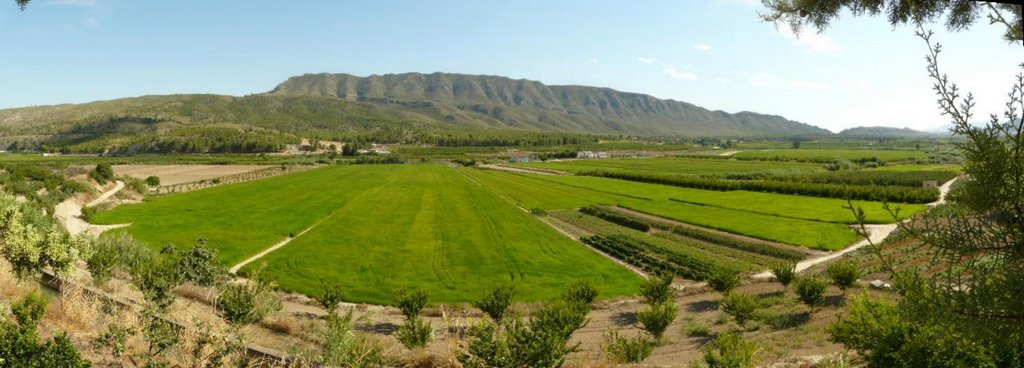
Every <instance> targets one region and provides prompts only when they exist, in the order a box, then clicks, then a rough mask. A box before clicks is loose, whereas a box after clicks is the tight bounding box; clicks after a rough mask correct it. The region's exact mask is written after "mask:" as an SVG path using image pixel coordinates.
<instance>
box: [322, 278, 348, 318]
mask: <svg viewBox="0 0 1024 368" xmlns="http://www.w3.org/2000/svg"><path fill="white" fill-rule="evenodd" d="M341 298H342V292H341V285H338V284H328V283H327V282H326V281H323V280H320V293H319V294H317V295H316V301H318V302H320V305H323V306H324V309H327V314H332V313H334V311H336V310H337V309H338V304H339V303H341Z"/></svg>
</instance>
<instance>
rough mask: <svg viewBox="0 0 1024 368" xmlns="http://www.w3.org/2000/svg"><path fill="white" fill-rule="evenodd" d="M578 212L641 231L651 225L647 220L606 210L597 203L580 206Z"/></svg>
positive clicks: (646, 230) (649, 228) (648, 228)
mask: <svg viewBox="0 0 1024 368" xmlns="http://www.w3.org/2000/svg"><path fill="white" fill-rule="evenodd" d="M580 212H583V213H585V214H588V215H591V216H595V217H598V218H601V219H603V220H605V221H608V222H612V223H616V224H619V225H622V226H625V227H628V228H630V229H634V230H639V231H642V232H648V231H650V230H651V225H650V224H648V223H647V222H645V221H643V220H639V219H635V218H632V217H629V216H626V215H623V214H621V213H618V212H615V211H611V210H608V209H607V208H605V207H601V206H597V205H594V206H587V207H583V208H580Z"/></svg>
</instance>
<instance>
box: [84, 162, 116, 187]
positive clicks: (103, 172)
mask: <svg viewBox="0 0 1024 368" xmlns="http://www.w3.org/2000/svg"><path fill="white" fill-rule="evenodd" d="M89 177H90V178H92V179H93V180H96V182H97V183H100V184H106V183H107V182H110V181H111V180H114V168H113V167H112V166H110V164H108V163H102V164H99V165H96V168H95V169H93V170H92V172H90V173H89Z"/></svg>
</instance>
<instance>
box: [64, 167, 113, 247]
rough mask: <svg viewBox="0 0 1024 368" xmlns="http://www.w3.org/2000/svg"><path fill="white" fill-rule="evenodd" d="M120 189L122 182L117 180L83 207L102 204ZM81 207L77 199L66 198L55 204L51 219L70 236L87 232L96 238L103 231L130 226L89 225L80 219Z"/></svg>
mask: <svg viewBox="0 0 1024 368" xmlns="http://www.w3.org/2000/svg"><path fill="white" fill-rule="evenodd" d="M121 189H124V182H122V181H120V180H118V181H117V182H115V183H114V187H113V188H111V189H110V190H108V191H106V192H104V193H103V194H101V195H100V196H99V197H96V199H94V200H92V201H90V202H89V203H87V204H86V205H85V206H84V207H93V206H96V205H98V204H100V203H103V201H106V200H107V199H109V198H110V197H111V196H113V195H114V194H117V192H119V191H121ZM82 207H83V206H82V204H81V202H80V200H79V199H78V198H74V197H72V198H68V199H67V200H65V201H64V202H60V203H59V204H57V206H56V207H54V211H53V217H55V218H56V219H57V221H58V222H60V223H61V224H62V225H64V228H65V229H67V230H68V232H69V233H71V234H72V235H78V234H83V233H86V232H88V233H89V234H92V235H93V236H98V235H99V234H101V233H103V232H104V231H107V230H110V229H116V228H121V227H125V226H128V225H130V224H117V225H93V224H90V223H88V222H86V221H85V220H84V219H82Z"/></svg>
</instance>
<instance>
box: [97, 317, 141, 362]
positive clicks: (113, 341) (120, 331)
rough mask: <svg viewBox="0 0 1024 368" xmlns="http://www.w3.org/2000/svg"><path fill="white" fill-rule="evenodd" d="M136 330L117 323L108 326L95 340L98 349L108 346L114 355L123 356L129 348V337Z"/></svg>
mask: <svg viewBox="0 0 1024 368" xmlns="http://www.w3.org/2000/svg"><path fill="white" fill-rule="evenodd" d="M134 334H135V332H134V331H132V330H131V329H129V328H125V327H121V325H119V324H117V323H112V324H110V325H109V326H107V330H106V331H104V332H102V333H100V334H99V336H96V338H95V339H94V340H93V344H94V345H95V346H96V348H97V350H99V349H103V348H106V349H108V350H109V351H110V353H109V354H110V355H111V356H113V357H121V356H122V355H124V353H125V352H126V351H127V349H128V338H129V337H131V336H132V335H134Z"/></svg>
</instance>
